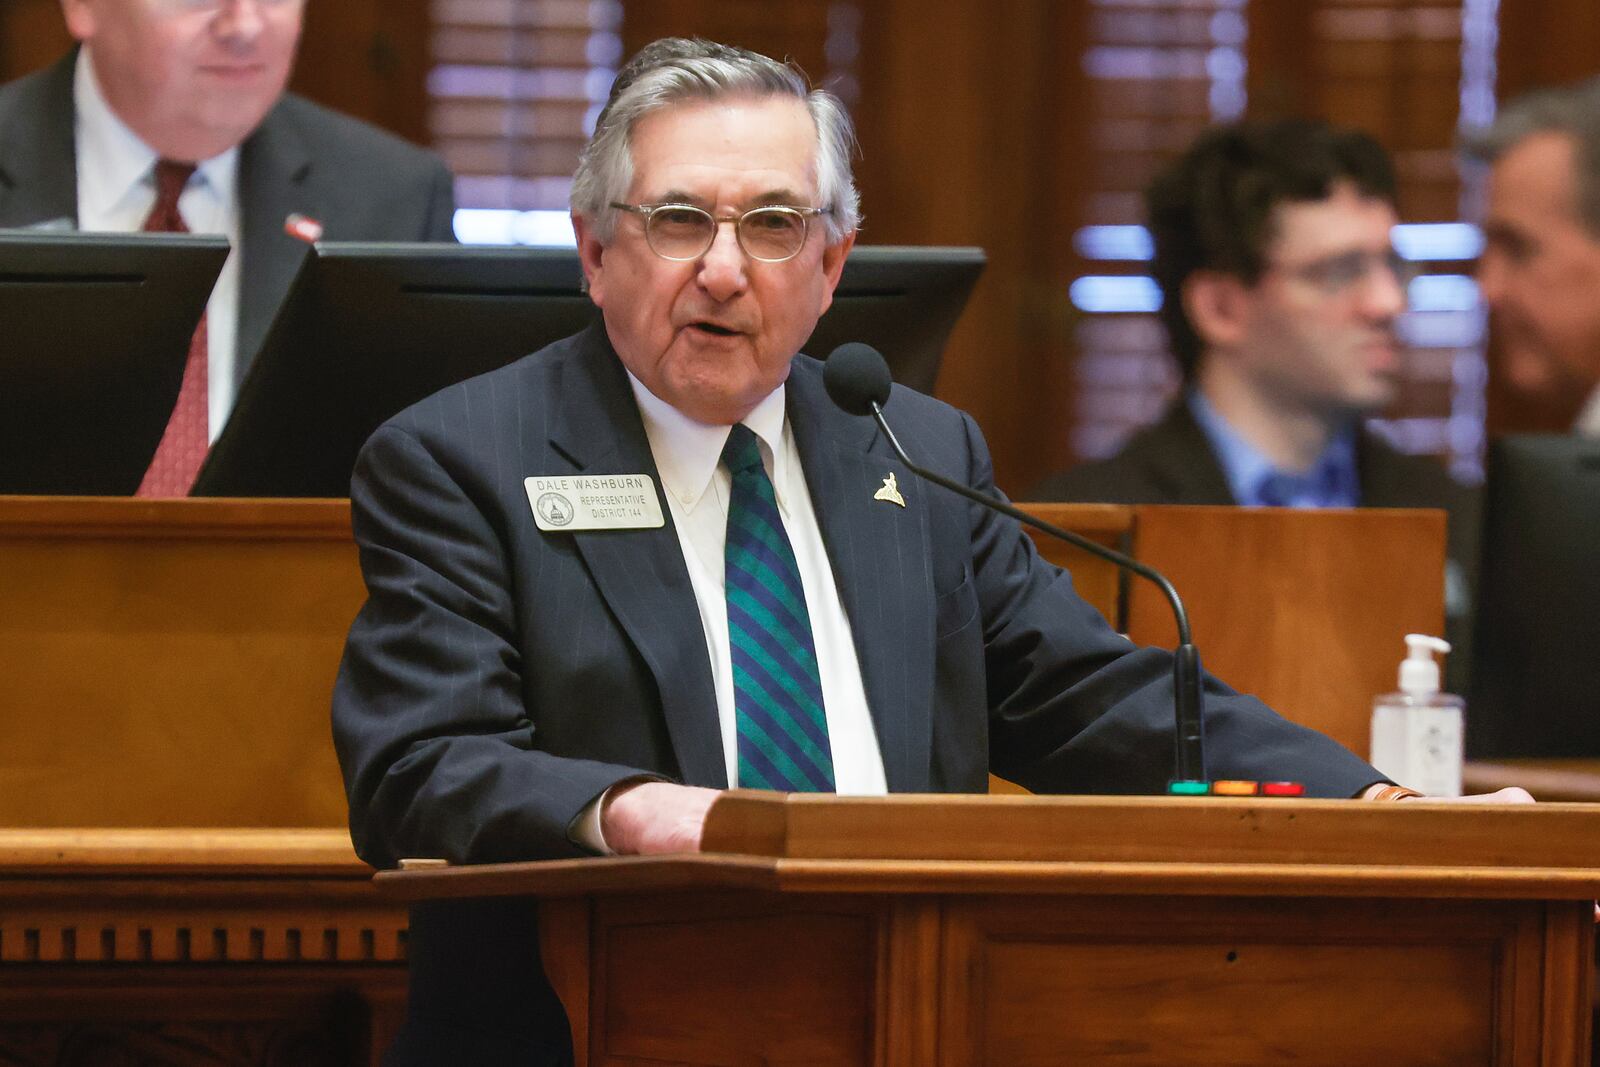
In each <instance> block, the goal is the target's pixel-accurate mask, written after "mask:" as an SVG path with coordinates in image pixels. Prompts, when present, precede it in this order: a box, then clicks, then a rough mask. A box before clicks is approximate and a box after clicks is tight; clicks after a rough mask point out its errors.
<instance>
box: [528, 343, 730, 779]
mask: <svg viewBox="0 0 1600 1067" xmlns="http://www.w3.org/2000/svg"><path fill="white" fill-rule="evenodd" d="M559 403H560V409H559V411H558V413H557V415H556V416H555V418H554V419H553V420H552V426H551V433H550V438H551V443H552V444H553V445H554V446H555V447H556V448H557V449H558V450H559V451H561V452H562V453H563V454H565V455H566V456H567V458H568V459H570V460H571V461H572V463H573V466H574V468H575V470H576V472H578V473H588V474H638V473H641V472H643V473H646V474H648V475H650V477H651V478H653V479H655V483H656V491H657V493H660V492H661V474H660V472H659V471H657V470H656V465H655V459H654V457H653V456H652V455H651V453H650V442H649V440H648V438H646V437H645V433H644V423H643V421H642V420H641V419H640V417H639V409H638V406H637V405H636V404H635V402H634V399H633V394H632V391H631V390H630V389H629V386H628V380H627V376H626V375H625V374H624V372H623V370H622V364H621V362H620V361H619V360H618V359H617V357H616V354H615V353H614V352H612V350H611V346H610V344H609V342H608V341H607V340H606V337H605V332H604V330H603V328H602V327H600V326H594V327H591V328H590V329H589V330H588V331H587V332H585V333H584V334H583V335H582V339H581V342H580V344H579V346H578V349H577V351H576V352H574V353H573V355H572V357H571V358H569V359H568V360H567V361H566V363H565V365H564V367H563V369H562V376H561V380H560V396H559ZM529 473H535V472H529ZM661 510H662V512H663V514H664V515H665V517H666V523H665V524H664V525H663V526H662V527H661V528H660V529H657V530H591V531H580V532H575V533H573V534H570V535H568V536H570V537H571V538H572V541H573V544H574V545H575V546H576V547H577V549H578V553H579V554H580V555H581V556H582V557H583V561H584V563H585V565H587V567H588V568H589V573H590V574H591V575H592V576H593V577H594V581H595V584H596V585H597V586H598V587H599V589H600V595H601V596H602V597H603V598H604V599H605V602H606V604H607V606H608V607H609V608H610V609H611V611H612V612H613V614H615V615H616V617H617V620H618V622H620V623H621V624H622V628H623V630H624V631H625V632H626V633H627V635H628V637H629V639H630V640H632V641H633V643H634V646H635V647H636V648H637V649H638V650H639V655H640V657H641V658H642V659H643V660H644V662H645V663H646V665H648V666H649V668H650V672H651V674H652V675H653V676H654V677H655V681H656V687H657V690H658V691H659V693H660V696H661V710H662V713H663V715H664V716H665V718H666V723H667V733H668V736H669V737H670V738H671V739H672V748H673V753H674V755H675V756H676V757H677V763H678V768H679V770H680V771H681V772H682V774H683V780H684V781H685V782H687V783H690V784H692V785H705V786H714V787H718V788H724V787H726V786H727V784H728V774H727V764H726V763H725V762H724V758H723V752H722V729H721V725H720V722H719V720H718V718H717V695H716V689H715V687H714V684H713V681H712V678H711V662H710V659H709V657H708V656H707V655H706V646H705V634H704V631H703V630H702V629H701V627H700V626H699V625H698V619H699V617H700V609H699V606H698V605H697V603H696V601H695V598H694V588H693V586H691V585H690V583H689V570H688V566H687V565H686V564H685V563H684V559H683V549H682V547H681V546H680V545H679V543H678V534H677V530H676V528H675V527H674V526H673V524H672V513H671V510H670V509H669V508H668V506H667V502H666V500H665V498H663V499H662V501H661ZM557 536H560V535H557Z"/></svg>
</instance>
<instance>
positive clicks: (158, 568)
mask: <svg viewBox="0 0 1600 1067" xmlns="http://www.w3.org/2000/svg"><path fill="white" fill-rule="evenodd" d="M349 521H350V520H349V504H348V502H343V501H338V502H336V501H267V502H261V501H222V500H214V501H201V500H172V501H135V500H125V499H118V500H94V499H89V498H59V499H51V498H27V497H12V498H7V499H4V500H0V604H4V605H5V606H6V610H5V611H3V612H0V678H4V679H5V680H6V694H5V697H4V714H0V823H3V824H7V825H12V826H36V827H38V826H343V825H344V822H345V818H346V808H345V799H344V790H343V786H342V783H341V780H340V777H339V770H338V766H337V764H336V762H335V760H334V755H333V746H332V744H330V742H329V735H328V699H329V696H328V695H329V693H330V692H331V691H332V686H333V678H334V673H335V671H336V669H337V667H338V663H339V654H340V649H341V648H343V644H344V635H345V633H346V632H347V630H348V629H349V625H350V621H351V620H352V619H353V618H354V617H355V612H356V610H357V609H358V608H359V606H360V604H361V601H362V599H363V597H364V589H363V586H362V584H361V576H360V572H359V570H358V569H357V567H356V559H355V546H354V544H353V543H352V542H351V540H350V529H349Z"/></svg>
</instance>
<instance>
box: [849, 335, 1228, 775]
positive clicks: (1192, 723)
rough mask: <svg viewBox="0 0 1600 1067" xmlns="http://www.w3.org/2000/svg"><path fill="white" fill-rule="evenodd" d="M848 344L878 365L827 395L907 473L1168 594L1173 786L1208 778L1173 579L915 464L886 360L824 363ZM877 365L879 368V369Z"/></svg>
mask: <svg viewBox="0 0 1600 1067" xmlns="http://www.w3.org/2000/svg"><path fill="white" fill-rule="evenodd" d="M847 348H848V349H866V351H867V352H870V353H871V356H870V358H871V359H875V360H876V365H875V366H869V368H868V369H867V370H866V372H865V374H866V379H867V380H866V381H865V383H863V382H862V381H861V380H860V379H861V378H862V374H861V373H855V374H849V375H838V376H836V378H835V379H833V380H830V381H829V385H830V388H829V390H828V392H829V395H830V396H832V397H833V399H834V402H835V403H837V404H838V405H839V406H840V407H842V408H844V409H845V410H846V411H849V412H850V413H851V414H866V413H869V412H870V414H871V415H872V417H873V418H874V419H875V420H876V421H877V423H878V428H879V429H880V430H882V431H883V435H884V437H885V439H887V440H888V442H889V447H890V448H892V449H894V454H895V455H896V456H898V457H900V462H901V463H904V464H905V465H906V467H907V468H909V469H910V471H911V473H913V474H915V475H916V476H917V477H919V478H923V479H926V480H927V481H930V482H932V483H933V484H934V485H937V486H939V487H940V488H942V489H948V490H949V491H950V492H952V493H955V494H956V495H957V496H960V497H964V498H966V499H967V500H970V501H972V502H973V503H975V504H979V505H982V506H983V507H986V508H990V509H992V510H994V511H998V512H1000V513H1001V514H1002V515H1007V516H1009V517H1011V518H1013V519H1016V520H1017V521H1018V522H1020V523H1022V524H1023V525H1025V526H1032V527H1033V528H1034V529H1036V530H1042V531H1044V532H1045V533H1047V534H1049V535H1050V536H1051V537H1055V538H1059V539H1060V540H1062V541H1065V542H1067V544H1069V545H1074V546H1076V547H1077V548H1081V549H1082V550H1083V551H1085V552H1087V553H1089V554H1090V555H1092V556H1098V557H1100V558H1101V559H1104V560H1107V561H1109V562H1111V563H1114V564H1116V565H1117V566H1118V567H1121V568H1123V569H1125V570H1128V571H1131V572H1132V573H1134V574H1137V575H1138V576H1139V577H1141V578H1144V579H1146V580H1147V581H1150V582H1153V583H1155V585H1156V587H1157V588H1159V589H1160V590H1161V592H1162V593H1163V594H1164V595H1165V596H1166V598H1167V603H1169V604H1170V605H1171V606H1172V614H1173V618H1174V619H1175V620H1176V621H1177V624H1178V647H1177V649H1176V651H1175V653H1174V656H1173V662H1172V680H1173V688H1174V690H1175V695H1176V699H1175V701H1174V714H1175V719H1176V727H1177V732H1176V736H1175V739H1174V749H1175V751H1174V776H1173V785H1174V786H1182V785H1185V784H1187V785H1195V784H1198V783H1205V782H1207V781H1208V779H1207V778H1206V759H1205V719H1204V708H1203V704H1202V700H1203V696H1202V691H1201V685H1200V653H1199V651H1198V650H1197V649H1196V648H1195V647H1194V641H1193V640H1192V639H1191V636H1190V631H1189V613H1188V612H1187V611H1185V610H1184V607H1183V600H1182V598H1181V597H1179V596H1178V591H1177V590H1176V589H1174V588H1173V586H1172V583H1171V582H1169V581H1168V580H1167V578H1166V576H1165V575H1163V574H1162V573H1161V572H1159V571H1157V570H1156V569H1155V568H1153V567H1150V566H1148V565H1146V564H1143V563H1140V562H1139V561H1138V560H1136V559H1134V558H1133V557H1131V556H1125V555H1123V554H1122V553H1121V552H1117V551H1114V550H1112V549H1109V548H1106V547H1105V546H1104V545H1099V544H1096V543H1095V542H1093V541H1091V540H1089V539H1088V538H1086V537H1083V536H1081V535H1079V534H1075V533H1073V532H1072V531H1070V530H1063V529H1062V528H1061V527H1059V526H1056V525H1054V524H1053V523H1048V522H1045V521H1044V520H1042V519H1037V518H1035V517H1033V516H1032V515H1029V514H1028V513H1027V512H1025V511H1022V510H1021V509H1020V508H1017V507H1014V506H1012V505H1011V504H1008V503H1006V502H1005V501H1003V500H997V499H995V498H993V497H990V496H986V495H985V494H983V493H980V492H978V491H977V490H976V489H973V488H972V487H970V486H967V485H963V484H961V483H960V482H957V481H952V480H951V479H949V478H946V477H944V475H942V474H939V473H937V472H935V471H930V470H926V469H925V468H923V467H920V466H918V465H917V464H916V463H914V462H912V459H911V457H910V456H908V455H907V454H906V450H905V449H904V448H902V447H900V442H899V440H898V439H897V438H896V437H895V435H894V431H893V430H892V429H890V428H889V422H888V420H887V419H885V418H884V415H883V404H882V403H881V402H880V401H879V399H878V397H879V396H882V397H883V398H884V400H887V399H888V392H889V371H888V366H887V364H885V363H884V362H883V357H882V356H881V355H879V354H878V353H877V352H876V351H874V350H872V349H868V348H867V346H865V345H855V344H851V345H844V346H840V349H839V350H836V351H835V352H834V355H833V356H830V357H829V359H828V363H829V364H832V363H833V360H834V359H835V358H837V357H838V356H839V355H840V354H841V352H843V351H844V350H845V349H847ZM868 358H869V357H867V356H866V355H865V353H858V352H851V353H848V354H846V359H845V360H843V361H841V362H842V363H855V362H864V361H866V360H867V359H868ZM879 368H881V370H880V369H879ZM857 369H858V368H856V367H854V366H852V367H851V370H852V371H856V370H857ZM879 377H881V385H880V384H879V383H878V381H877V379H878V378H879ZM852 379H853V380H852ZM1173 791H1174V792H1188V791H1193V792H1204V791H1205V790H1203V789H1196V790H1183V789H1181V788H1174V789H1173Z"/></svg>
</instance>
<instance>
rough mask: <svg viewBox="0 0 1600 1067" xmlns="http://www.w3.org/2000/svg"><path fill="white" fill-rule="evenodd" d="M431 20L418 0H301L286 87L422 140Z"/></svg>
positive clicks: (425, 131)
mask: <svg viewBox="0 0 1600 1067" xmlns="http://www.w3.org/2000/svg"><path fill="white" fill-rule="evenodd" d="M431 26H432V22H431V19H430V17H429V13H428V5H427V4H426V3H420V2H407V3H388V2H385V0H337V2H335V0H306V10H305V25H304V29H303V32H302V34H301V38H300V57H299V60H298V62H297V63H296V65H295V72H294V77H293V79H292V80H291V81H290V88H292V89H293V90H294V91H295V92H298V93H302V94H304V95H305V96H308V97H310V98H311V99H313V100H315V101H316V102H317V103H319V104H323V105H325V106H327V107H331V108H334V109H335V110H338V111H342V112H344V113H345V114H348V115H354V116H355V117H356V118H359V119H364V120H366V121H367V122H370V123H373V124H374V125H377V126H382V127H383V128H385V129H387V130H390V131H391V132H393V133H397V134H399V135H400V136H401V137H405V138H407V139H409V140H412V141H415V142H417V143H419V144H425V143H427V141H428V123H427V119H428V96H427V83H428V68H429V65H430V62H431V59H430V54H429V47H428V36H429V30H430V28H431Z"/></svg>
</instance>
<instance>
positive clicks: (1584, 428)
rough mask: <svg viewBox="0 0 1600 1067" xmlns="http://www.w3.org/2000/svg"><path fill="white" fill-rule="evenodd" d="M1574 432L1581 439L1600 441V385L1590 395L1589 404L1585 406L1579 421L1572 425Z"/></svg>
mask: <svg viewBox="0 0 1600 1067" xmlns="http://www.w3.org/2000/svg"><path fill="white" fill-rule="evenodd" d="M1572 432H1573V433H1575V434H1577V435H1578V436H1579V437H1593V438H1596V439H1600V385H1597V386H1595V387H1594V392H1592V393H1590V394H1589V402H1588V403H1587V404H1585V405H1584V406H1583V412H1582V413H1581V414H1580V415H1579V416H1578V421H1577V422H1575V423H1573V424H1572Z"/></svg>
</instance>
